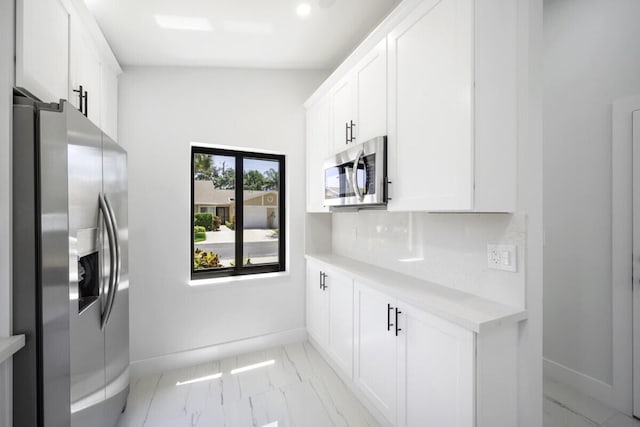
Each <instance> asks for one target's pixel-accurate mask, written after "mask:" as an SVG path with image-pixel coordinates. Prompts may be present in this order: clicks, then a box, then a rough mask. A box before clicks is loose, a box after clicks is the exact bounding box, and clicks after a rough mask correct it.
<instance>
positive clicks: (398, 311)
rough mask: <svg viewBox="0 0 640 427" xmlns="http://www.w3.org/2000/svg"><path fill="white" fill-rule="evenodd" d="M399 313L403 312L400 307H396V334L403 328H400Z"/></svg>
mask: <svg viewBox="0 0 640 427" xmlns="http://www.w3.org/2000/svg"><path fill="white" fill-rule="evenodd" d="M398 314H402V312H401V311H400V310H398V307H396V336H398V332H400V331H401V330H402V329H400V328H398Z"/></svg>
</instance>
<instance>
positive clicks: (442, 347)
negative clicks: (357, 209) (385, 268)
mask: <svg viewBox="0 0 640 427" xmlns="http://www.w3.org/2000/svg"><path fill="white" fill-rule="evenodd" d="M307 328H308V331H309V335H310V336H311V338H312V339H313V341H314V342H315V344H316V345H317V346H319V347H320V350H322V351H321V353H323V354H324V355H325V357H327V358H328V362H329V363H330V364H331V365H332V366H334V367H337V368H339V369H340V370H341V371H342V372H341V374H343V376H346V379H347V380H350V381H351V382H349V383H348V384H349V386H350V387H351V388H352V389H353V390H354V391H355V392H356V395H358V396H359V397H360V398H361V399H362V401H363V403H364V405H365V406H367V407H368V408H369V409H370V410H371V411H372V413H373V414H374V416H376V417H378V418H379V419H380V420H381V422H382V423H383V424H388V425H394V426H400V427H425V426H428V427H512V426H514V425H517V399H516V396H517V342H518V334H517V330H518V327H517V323H515V322H512V323H509V322H507V323H504V324H499V325H497V326H491V327H487V328H483V329H482V331H481V332H477V331H473V330H471V329H467V328H465V327H462V326H458V325H457V324H454V323H452V322H450V321H448V320H445V319H443V318H441V317H438V316H435V315H433V314H431V313H429V312H427V311H425V310H423V309H419V308H416V307H415V306H413V305H411V304H408V303H405V302H404V301H402V300H400V299H398V298H395V297H392V296H390V295H388V294H387V293H386V292H385V291H383V290H381V288H380V286H379V285H376V284H375V283H373V282H368V281H365V280H363V279H361V278H360V277H359V276H358V275H355V274H354V275H351V274H349V273H347V272H344V270H341V269H336V268H332V266H331V265H330V264H325V263H323V262H318V261H315V260H312V259H308V260H307Z"/></svg>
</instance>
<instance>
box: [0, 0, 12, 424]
mask: <svg viewBox="0 0 640 427" xmlns="http://www.w3.org/2000/svg"><path fill="white" fill-rule="evenodd" d="M13 54H14V2H13V1H1V2H0V337H6V336H9V335H11V183H12V180H11V163H12V162H11V143H12V142H11V141H12V138H11V135H12V133H11V114H12V113H11V111H12V105H13V101H12V88H13V83H14V81H15V80H14V71H13V70H14V68H13ZM11 374H12V369H11V362H10V361H8V362H5V363H4V364H0V427H9V426H11V425H12V424H11V410H12V400H11V395H12V392H11V376H12V375H11Z"/></svg>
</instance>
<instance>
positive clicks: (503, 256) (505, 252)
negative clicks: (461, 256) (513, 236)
mask: <svg viewBox="0 0 640 427" xmlns="http://www.w3.org/2000/svg"><path fill="white" fill-rule="evenodd" d="M516 250H517V248H516V245H487V266H488V267H489V268H493V269H495V270H504V271H511V272H514V273H515V272H516V271H517V265H518V262H517V261H518V260H517V258H516V253H517V251H516Z"/></svg>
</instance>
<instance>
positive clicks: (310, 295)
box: [307, 261, 329, 346]
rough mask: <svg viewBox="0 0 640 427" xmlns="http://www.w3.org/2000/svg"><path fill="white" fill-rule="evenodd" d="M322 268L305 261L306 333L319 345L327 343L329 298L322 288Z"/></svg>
mask: <svg viewBox="0 0 640 427" xmlns="http://www.w3.org/2000/svg"><path fill="white" fill-rule="evenodd" d="M322 273H323V271H322V267H321V265H320V264H317V263H313V262H311V261H307V332H308V333H309V335H310V336H311V337H312V338H313V339H314V340H315V341H316V342H317V343H318V344H320V345H322V346H326V344H327V342H328V341H329V322H328V319H329V298H328V295H327V293H326V292H325V291H324V289H323V288H322V278H323V276H322Z"/></svg>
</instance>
